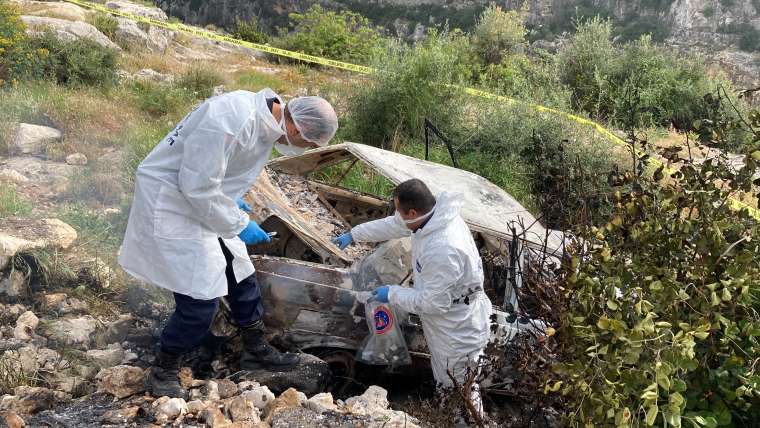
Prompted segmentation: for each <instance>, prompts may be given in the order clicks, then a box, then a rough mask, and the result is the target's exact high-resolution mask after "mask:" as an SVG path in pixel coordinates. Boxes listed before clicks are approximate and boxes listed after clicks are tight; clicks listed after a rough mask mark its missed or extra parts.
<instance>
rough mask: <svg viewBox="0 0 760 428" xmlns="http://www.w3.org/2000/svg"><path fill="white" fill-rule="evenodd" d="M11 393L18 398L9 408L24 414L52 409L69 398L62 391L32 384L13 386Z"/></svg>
mask: <svg viewBox="0 0 760 428" xmlns="http://www.w3.org/2000/svg"><path fill="white" fill-rule="evenodd" d="M13 395H14V396H16V397H18V400H17V401H16V402H15V403H14V404H13V406H12V407H11V408H10V409H9V410H13V411H16V412H18V413H24V414H34V413H38V412H41V411H43V410H49V409H52V408H53V407H55V406H57V405H59V404H61V402H62V401H68V400H69V399H70V398H71V396H70V395H68V394H65V393H63V392H59V391H53V390H51V389H48V388H42V387H34V386H18V387H16V388H14V390H13Z"/></svg>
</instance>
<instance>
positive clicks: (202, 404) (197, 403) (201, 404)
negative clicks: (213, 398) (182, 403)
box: [187, 400, 211, 415]
mask: <svg viewBox="0 0 760 428" xmlns="http://www.w3.org/2000/svg"><path fill="white" fill-rule="evenodd" d="M210 404H211V403H210V402H208V401H202V400H193V401H190V402H189V403H187V413H192V414H194V415H199V414H200V413H201V412H202V411H204V410H206V407H208V406H209V405H210Z"/></svg>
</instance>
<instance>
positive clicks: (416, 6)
mask: <svg viewBox="0 0 760 428" xmlns="http://www.w3.org/2000/svg"><path fill="white" fill-rule="evenodd" d="M156 3H157V4H158V5H159V6H160V7H161V9H163V10H164V11H166V12H167V13H168V14H169V15H170V16H176V17H178V18H180V19H183V20H186V21H188V22H190V23H192V24H200V25H207V24H214V25H216V26H221V27H231V26H232V25H234V23H235V20H236V19H237V18H242V19H250V18H252V17H255V18H257V19H258V20H259V21H260V22H261V24H262V25H263V26H264V27H265V28H268V29H269V30H270V31H274V29H275V28H276V27H278V26H285V25H286V24H287V22H288V20H287V14H288V13H290V12H303V11H305V10H306V9H307V8H308V7H310V6H311V5H312V4H315V3H320V4H322V5H324V6H326V7H329V8H333V9H350V10H354V11H356V12H360V13H361V14H363V15H365V16H367V17H368V18H370V20H372V21H373V22H375V23H376V24H378V25H381V26H383V27H384V28H386V29H387V30H388V31H389V32H390V33H391V34H393V35H398V36H401V37H405V38H409V39H416V38H419V37H421V36H422V35H423V34H424V32H425V28H427V27H430V26H436V25H440V24H442V23H446V22H448V23H449V26H450V27H459V28H462V29H465V30H467V29H469V28H471V27H472V26H473V25H474V23H475V21H476V19H477V16H478V15H479V14H480V12H481V11H482V10H483V9H484V8H485V7H486V6H487V5H488V4H491V3H494V2H491V1H485V0H469V1H461V2H452V1H449V0H371V1H358V0H322V1H318V0H276V1H260V0H209V1H203V2H201V1H197V0H156ZM495 3H497V4H501V5H502V6H503V7H505V8H508V9H519V8H521V7H522V6H523V4H524V3H525V0H502V1H499V2H495ZM527 4H528V7H529V12H528V24H529V26H530V27H531V28H532V29H533V31H532V33H533V34H532V35H533V39H534V40H536V39H538V40H540V41H544V39H551V40H553V39H556V38H558V37H559V38H560V39H561V38H562V33H563V32H565V31H569V30H572V25H573V24H572V22H573V19H574V18H575V17H576V16H577V15H581V16H593V15H596V14H599V15H601V16H605V17H610V18H612V19H613V20H615V22H616V25H617V26H618V27H619V28H620V30H621V32H622V33H623V34H624V35H627V36H629V37H635V36H637V35H638V34H639V33H642V32H654V33H656V37H655V38H659V39H661V41H663V42H664V43H666V44H669V45H672V46H674V47H677V48H682V49H688V50H696V51H698V52H701V53H704V54H705V55H706V56H707V57H708V58H709V59H710V60H711V61H712V62H714V63H716V64H719V65H721V66H722V67H723V68H725V69H726V70H727V71H728V72H729V74H730V75H731V76H732V77H733V78H734V80H735V81H736V82H737V83H738V84H739V85H740V86H746V87H749V86H758V85H760V77H759V76H760V52H759V51H760V2H759V1H757V0H730V1H729V0H631V1H621V0H528V1H527ZM752 51H754V52H752Z"/></svg>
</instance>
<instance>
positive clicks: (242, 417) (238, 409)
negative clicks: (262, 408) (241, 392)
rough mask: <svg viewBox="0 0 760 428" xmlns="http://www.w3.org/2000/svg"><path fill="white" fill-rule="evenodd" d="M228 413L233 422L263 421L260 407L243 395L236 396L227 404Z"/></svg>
mask: <svg viewBox="0 0 760 428" xmlns="http://www.w3.org/2000/svg"><path fill="white" fill-rule="evenodd" d="M227 413H228V414H229V415H230V418H231V419H232V421H233V422H243V421H247V422H254V423H259V422H261V418H260V417H259V409H257V408H256V407H255V406H254V405H253V403H252V402H251V401H250V400H247V399H246V398H245V397H243V396H240V397H235V398H233V399H232V400H231V401H230V402H229V403H228V404H227Z"/></svg>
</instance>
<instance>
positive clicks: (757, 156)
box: [750, 150, 760, 161]
mask: <svg viewBox="0 0 760 428" xmlns="http://www.w3.org/2000/svg"><path fill="white" fill-rule="evenodd" d="M750 156H752V159H754V160H756V161H760V150H755V151H754V152H752V154H751V155H750Z"/></svg>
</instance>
